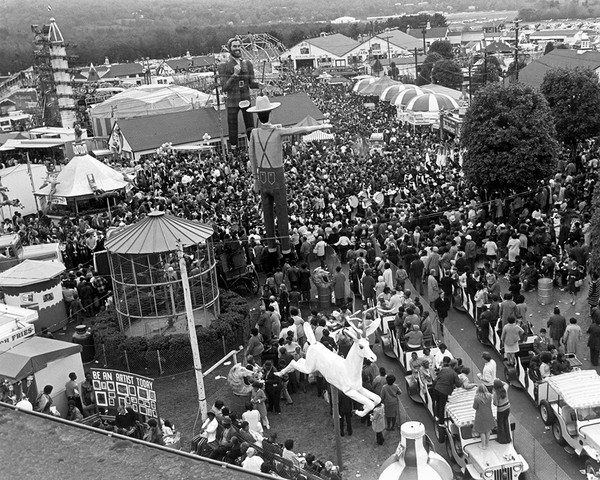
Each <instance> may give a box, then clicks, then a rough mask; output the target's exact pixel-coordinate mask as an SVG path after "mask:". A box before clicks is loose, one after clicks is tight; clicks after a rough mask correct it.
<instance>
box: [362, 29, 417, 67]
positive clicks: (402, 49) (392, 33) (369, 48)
mask: <svg viewBox="0 0 600 480" xmlns="http://www.w3.org/2000/svg"><path fill="white" fill-rule="evenodd" d="M388 43H389V46H388ZM422 47H423V42H422V41H420V40H418V39H416V38H415V37H413V36H412V35H408V34H407V33H404V32H403V31H402V30H399V29H397V28H394V29H390V30H386V31H385V32H382V33H378V34H377V35H375V36H374V37H371V38H369V39H368V40H365V41H364V42H363V43H361V45H360V51H359V52H360V53H361V54H362V55H365V54H370V57H371V58H379V59H381V58H388V56H389V57H392V58H394V57H404V56H410V55H412V54H413V52H414V49H415V48H417V49H421V48H422Z"/></svg>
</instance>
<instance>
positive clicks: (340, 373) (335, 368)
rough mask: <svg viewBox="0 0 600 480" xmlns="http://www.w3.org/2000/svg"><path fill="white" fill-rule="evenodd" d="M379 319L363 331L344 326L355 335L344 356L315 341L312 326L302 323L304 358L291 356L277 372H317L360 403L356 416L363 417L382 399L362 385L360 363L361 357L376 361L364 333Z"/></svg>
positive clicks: (376, 324) (376, 321)
mask: <svg viewBox="0 0 600 480" xmlns="http://www.w3.org/2000/svg"><path fill="white" fill-rule="evenodd" d="M380 322H381V319H377V320H375V321H374V322H373V323H371V325H369V327H368V328H367V329H366V331H365V332H363V331H361V330H360V329H358V328H357V327H356V326H354V325H353V324H352V323H350V327H347V328H346V329H345V332H346V334H348V335H349V336H350V337H351V338H353V339H354V344H353V345H352V347H351V348H350V351H349V352H348V355H347V356H346V358H343V357H340V356H339V355H337V354H336V353H335V352H332V351H331V350H329V349H328V348H327V347H326V346H325V345H323V344H322V343H318V342H317V340H316V338H315V334H314V332H313V331H312V328H311V327H310V325H308V324H307V323H304V333H305V335H306V340H307V342H308V343H309V347H308V349H307V351H306V358H302V359H300V360H292V361H291V362H290V363H289V365H288V366H287V367H285V368H284V369H283V370H281V371H280V372H277V373H276V374H277V375H279V376H282V375H285V374H286V373H288V372H291V371H292V370H297V371H299V372H302V373H305V374H311V373H315V372H316V371H318V372H320V373H321V375H322V376H323V377H325V380H327V382H328V383H330V384H331V385H333V386H334V387H336V388H337V389H338V390H340V391H341V392H343V393H344V394H345V395H347V396H348V397H350V398H351V399H352V400H355V401H357V402H358V403H361V404H362V405H363V408H362V409H361V410H357V411H356V414H357V415H358V416H359V417H364V416H365V415H366V414H367V413H369V412H370V411H371V410H373V408H375V405H377V404H378V403H380V402H381V398H380V397H379V395H377V394H375V393H373V392H370V391H369V390H367V389H366V388H363V386H362V367H363V359H365V358H366V359H367V360H370V361H371V362H375V361H376V360H377V356H376V355H375V354H374V353H373V351H372V350H371V348H370V347H369V341H368V340H367V338H366V337H368V336H369V335H370V334H372V333H373V332H375V330H377V328H379V323H380Z"/></svg>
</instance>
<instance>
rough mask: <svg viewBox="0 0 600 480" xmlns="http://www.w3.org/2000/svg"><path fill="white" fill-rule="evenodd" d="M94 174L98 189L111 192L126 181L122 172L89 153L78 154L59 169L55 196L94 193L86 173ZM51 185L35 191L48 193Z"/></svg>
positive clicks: (38, 193)
mask: <svg viewBox="0 0 600 480" xmlns="http://www.w3.org/2000/svg"><path fill="white" fill-rule="evenodd" d="M90 174H92V175H93V176H94V181H95V182H96V186H97V188H98V189H99V190H103V191H104V192H113V191H115V190H120V189H122V188H125V186H126V185H127V183H128V182H127V181H125V179H124V178H123V174H122V173H119V172H117V171H116V170H114V169H113V168H111V167H109V166H108V165H106V164H104V163H102V162H100V161H99V160H96V159H95V158H94V157H92V156H91V155H87V154H86V155H78V156H75V157H73V158H72V159H71V161H70V162H69V163H68V164H67V165H66V166H65V167H64V168H63V169H62V170H61V171H60V173H59V174H58V177H57V178H56V181H57V182H58V183H57V184H56V191H55V192H54V196H55V197H66V198H75V197H85V196H89V195H94V191H93V190H92V187H91V186H90V182H89V179H88V175H90ZM51 188H52V187H51V185H46V186H45V187H44V188H40V189H39V190H38V191H36V192H35V193H36V195H46V196H47V195H50V189H51Z"/></svg>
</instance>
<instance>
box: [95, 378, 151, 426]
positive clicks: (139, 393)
mask: <svg viewBox="0 0 600 480" xmlns="http://www.w3.org/2000/svg"><path fill="white" fill-rule="evenodd" d="M90 372H91V373H92V385H93V387H94V396H95V397H96V405H98V407H103V408H104V409H107V410H108V413H109V415H116V413H117V408H118V407H119V406H120V405H130V406H131V408H133V410H134V411H135V412H137V413H139V414H141V415H146V416H147V417H152V418H158V409H157V407H156V392H155V390H154V380H153V379H152V378H148V377H142V376H141V375H136V374H135V373H128V372H121V371H120V370H111V369H107V368H90Z"/></svg>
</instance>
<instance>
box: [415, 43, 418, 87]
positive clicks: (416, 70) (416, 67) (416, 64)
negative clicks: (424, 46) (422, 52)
mask: <svg viewBox="0 0 600 480" xmlns="http://www.w3.org/2000/svg"><path fill="white" fill-rule="evenodd" d="M418 72H419V57H418V54H417V47H415V83H417V79H418V78H419V73H418Z"/></svg>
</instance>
